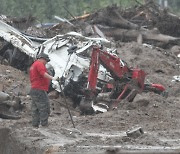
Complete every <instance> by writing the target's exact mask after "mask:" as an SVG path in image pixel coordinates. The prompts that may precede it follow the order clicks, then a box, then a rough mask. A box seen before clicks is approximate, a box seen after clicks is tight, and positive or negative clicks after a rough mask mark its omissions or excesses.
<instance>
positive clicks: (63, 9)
mask: <svg viewBox="0 0 180 154" xmlns="http://www.w3.org/2000/svg"><path fill="white" fill-rule="evenodd" d="M137 1H138V2H140V3H142V4H143V3H144V0H0V3H1V5H0V14H5V15H10V16H16V17H26V16H29V15H32V16H35V17H36V18H37V19H38V20H39V21H40V22H50V21H54V18H53V16H54V15H57V16H60V17H62V18H67V19H69V18H72V15H73V16H79V15H83V14H85V13H90V12H93V11H95V10H98V9H100V8H102V7H106V6H108V5H112V4H117V5H118V6H121V7H122V8H127V7H129V6H133V5H137V4H138V3H137ZM156 1H157V0H156ZM171 2H172V3H171V4H172V6H174V8H175V10H178V7H177V5H178V6H179V5H180V4H179V3H180V2H179V0H171Z"/></svg>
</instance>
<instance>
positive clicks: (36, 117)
mask: <svg viewBox="0 0 180 154" xmlns="http://www.w3.org/2000/svg"><path fill="white" fill-rule="evenodd" d="M49 61H50V59H49V56H48V55H47V54H45V53H41V54H40V55H39V56H38V59H37V60H36V61H35V62H34V63H33V64H32V65H31V67H30V74H29V76H30V82H31V91H30V96H31V99H32V106H31V109H32V126H33V127H37V128H38V127H39V125H40V124H41V125H42V126H47V125H48V117H49V114H50V105H49V98H48V95H47V91H48V88H49V83H50V80H57V78H56V77H53V76H51V75H49V74H48V73H47V69H46V67H45V65H46V63H48V62H49Z"/></svg>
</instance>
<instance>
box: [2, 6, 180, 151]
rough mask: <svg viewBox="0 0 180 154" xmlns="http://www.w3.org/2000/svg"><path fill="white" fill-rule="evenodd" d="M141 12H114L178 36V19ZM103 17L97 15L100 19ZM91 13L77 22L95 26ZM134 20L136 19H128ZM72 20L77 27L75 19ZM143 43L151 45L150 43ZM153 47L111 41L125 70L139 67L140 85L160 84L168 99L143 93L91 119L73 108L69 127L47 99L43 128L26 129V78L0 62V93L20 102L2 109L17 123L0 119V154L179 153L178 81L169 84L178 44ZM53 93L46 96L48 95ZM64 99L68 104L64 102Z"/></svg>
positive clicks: (59, 105)
mask: <svg viewBox="0 0 180 154" xmlns="http://www.w3.org/2000/svg"><path fill="white" fill-rule="evenodd" d="M144 8H145V9H144ZM144 8H143V7H138V9H133V10H128V12H121V13H120V14H121V15H122V16H123V17H124V18H126V19H131V20H130V21H132V22H134V23H135V21H137V23H136V24H139V25H141V26H143V24H144V25H146V26H147V27H148V28H149V29H153V28H154V27H155V28H156V27H158V28H159V31H160V32H161V33H163V34H166V35H171V36H175V37H179V31H178V30H179V28H178V27H179V25H180V22H179V18H178V19H177V18H175V21H176V22H175V23H176V24H174V22H171V21H172V20H169V18H167V16H166V15H167V14H166V12H163V13H165V14H163V15H164V16H163V17H162V16H161V15H162V14H161V13H162V12H158V11H157V12H156V10H155V11H151V9H147V7H146V5H145V6H144ZM149 8H151V7H149ZM142 10H144V11H143V12H142V14H139V12H141V11H142ZM133 11H135V12H133ZM149 12H150V13H149ZM153 13H156V14H155V15H154V14H153ZM106 14H107V12H106ZM106 14H105V15H103V17H106ZM93 15H94V16H90V17H89V18H90V19H89V18H86V19H87V20H89V21H91V22H87V20H84V21H83V22H84V23H83V24H85V22H87V23H88V24H91V23H92V22H93V21H94V22H95V21H96V20H92V18H93V17H98V16H96V15H97V14H96V13H95V14H93ZM100 15H101V14H100ZM116 15H117V14H116ZM147 15H148V16H147ZM153 15H154V16H153ZM145 17H149V18H145ZM152 17H154V18H152ZM134 18H135V19H136V18H137V20H132V19H134ZM111 19H116V18H111ZM118 19H119V18H118ZM147 19H148V20H147ZM105 21H106V20H105ZM173 21H174V20H173ZM72 22H73V21H72ZM76 22H78V23H79V25H81V26H82V25H83V24H82V23H80V20H78V21H77V20H76ZM101 22H102V21H101ZM87 23H86V24H87ZM115 23H116V22H115ZM166 23H169V24H166ZM95 24H99V23H95ZM101 24H102V23H101ZM106 24H107V23H106ZM118 24H119V23H118ZM111 26H112V25H111ZM118 26H119V25H118ZM118 26H117V27H118ZM117 27H116V28H117ZM53 28H54V29H55V30H54V29H53ZM53 28H52V29H51V30H54V31H53V32H54V33H58V32H59V31H60V32H62V29H64V31H65V32H67V31H69V30H72V29H71V28H72V27H70V28H69V27H67V26H66V28H67V29H66V28H65V27H63V25H62V24H60V25H57V26H55V27H53ZM61 28H62V29H61ZM118 28H119V27H118ZM36 30H37V29H35V28H32V27H29V28H28V29H27V30H26V31H25V32H29V33H30V34H34V33H35V34H36V36H43V37H45V36H47V35H48V36H49V37H52V36H54V33H52V31H50V30H48V33H45V31H44V30H42V29H38V30H37V31H36ZM41 30H42V31H41ZM58 30H59V31H58ZM73 30H75V31H76V29H73ZM78 30H79V29H78ZM78 30H77V31H78ZM108 39H113V38H108ZM135 40H136V39H135ZM144 43H149V44H153V41H152V40H151V41H150V42H144ZM158 43H159V42H158ZM158 43H154V46H153V45H152V46H150V45H148V44H138V43H137V42H135V41H131V42H122V39H119V40H116V42H115V44H116V47H117V52H118V56H119V57H120V58H121V59H123V60H124V61H125V62H126V63H127V64H128V66H129V67H133V68H140V69H143V70H144V71H145V72H146V73H147V76H146V82H151V83H160V84H162V85H164V86H165V87H166V91H167V92H168V96H167V95H165V96H164V95H159V94H155V93H153V92H148V93H145V92H144V93H141V94H138V95H137V96H136V97H135V99H134V101H133V102H126V101H125V100H122V101H121V102H119V106H118V108H117V109H116V110H112V111H108V112H105V113H99V114H95V115H83V116H82V115H80V112H79V109H78V108H76V109H73V108H71V114H72V118H73V121H74V125H75V128H73V125H72V122H71V119H70V116H69V114H68V110H67V109H66V108H64V105H63V104H64V99H63V98H61V97H59V98H57V99H52V98H51V97H50V103H51V115H50V118H49V126H48V127H47V128H38V129H35V128H32V126H31V108H30V105H31V99H30V97H29V95H28V92H29V89H30V83H29V76H28V74H27V73H26V72H23V71H20V70H17V69H15V68H12V67H10V66H6V65H2V64H0V90H2V91H4V92H6V93H8V94H9V95H10V96H11V97H12V96H13V95H15V96H18V97H20V100H21V107H20V109H21V110H19V108H18V110H16V109H17V108H16V106H13V105H11V106H10V107H7V108H6V110H8V112H10V111H11V112H12V113H13V114H15V115H16V116H18V117H20V119H18V118H16V120H9V119H3V118H0V136H1V140H0V151H1V152H0V153H2V154H17V153H18V154H44V153H45V154H59V153H86V154H88V153H94V154H95V153H109V154H110V153H113V154H114V153H128V152H134V153H148V152H151V153H153V152H154V153H160V152H167V153H178V152H179V151H180V142H179V141H180V130H179V127H180V81H173V76H175V75H178V76H179V75H180V73H179V72H180V59H179V58H178V57H177V55H178V54H180V46H178V43H176V44H175V45H174V44H171V42H170V45H169V44H168V46H167V44H166V48H161V46H159V47H157V46H156V45H157V44H158ZM53 94H54V93H53V92H52V93H50V94H49V95H50V96H52V95H53ZM11 99H13V97H12V98H11ZM67 100H68V102H69V103H71V100H70V99H68V98H67ZM12 102H13V101H12ZM12 106H13V107H12ZM132 130H137V131H136V133H135V134H133V135H128V132H129V131H130V132H131V131H132ZM140 130H141V131H140Z"/></svg>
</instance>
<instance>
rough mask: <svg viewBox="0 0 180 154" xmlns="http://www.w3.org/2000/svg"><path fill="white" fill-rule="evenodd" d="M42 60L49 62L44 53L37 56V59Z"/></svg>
mask: <svg viewBox="0 0 180 154" xmlns="http://www.w3.org/2000/svg"><path fill="white" fill-rule="evenodd" d="M41 58H42V59H44V60H46V62H49V61H50V59H49V56H48V55H47V54H45V53H40V54H39V55H38V56H37V59H41Z"/></svg>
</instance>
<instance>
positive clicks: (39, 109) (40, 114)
mask: <svg viewBox="0 0 180 154" xmlns="http://www.w3.org/2000/svg"><path fill="white" fill-rule="evenodd" d="M30 96H31V99H32V104H31V110H32V125H33V126H35V127H38V126H39V124H41V125H42V126H46V125H47V124H48V117H49V114H50V105H49V99H48V95H47V92H46V91H43V90H37V89H31V91H30Z"/></svg>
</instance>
